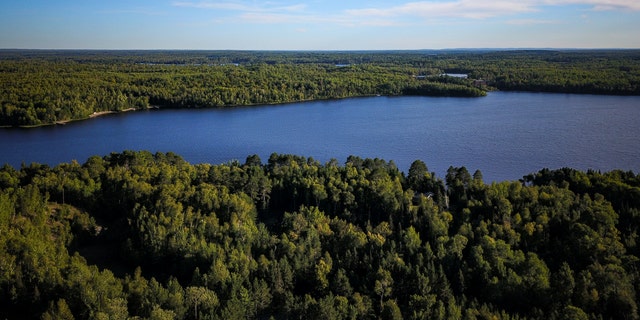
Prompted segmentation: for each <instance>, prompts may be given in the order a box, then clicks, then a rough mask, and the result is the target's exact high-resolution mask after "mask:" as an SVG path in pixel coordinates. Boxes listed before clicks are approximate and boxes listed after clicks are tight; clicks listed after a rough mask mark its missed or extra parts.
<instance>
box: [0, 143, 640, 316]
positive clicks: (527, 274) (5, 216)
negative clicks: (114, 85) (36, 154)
mask: <svg viewBox="0 0 640 320" xmlns="http://www.w3.org/2000/svg"><path fill="white" fill-rule="evenodd" d="M639 227H640V175H636V174H634V173H633V172H624V171H611V172H606V173H601V172H595V171H587V172H582V171H577V170H573V169H569V168H564V169H559V170H548V169H544V170H542V171H540V172H537V173H532V174H529V175H526V176H524V177H523V178H522V179H521V180H520V181H505V182H499V183H491V184H486V183H484V181H483V178H482V173H481V172H479V171H475V172H473V173H471V172H469V171H468V170H467V169H466V168H464V167H450V168H449V170H448V171H447V172H446V176H445V177H443V178H440V177H437V176H436V174H435V173H433V172H429V170H428V168H427V165H426V164H425V163H424V162H422V161H419V160H416V161H415V162H413V164H412V165H411V167H410V168H409V170H408V172H407V173H406V174H405V173H404V172H401V171H400V170H399V169H398V168H397V167H396V166H395V164H394V163H393V162H387V161H384V160H381V159H362V158H359V157H356V156H351V157H349V158H348V159H347V160H346V162H345V163H344V164H340V163H338V162H337V161H335V160H331V161H328V162H327V163H324V164H322V163H319V162H318V161H316V160H314V159H312V158H305V157H300V156H294V155H282V154H272V155H271V156H270V158H269V159H267V160H266V161H263V160H262V159H260V158H259V157H258V156H250V157H247V159H246V161H245V162H244V163H240V162H239V161H233V162H229V163H226V164H220V165H211V164H195V165H192V164H189V163H187V162H186V161H184V160H183V159H182V158H181V157H180V156H178V155H176V154H172V153H156V154H152V153H150V152H144V151H141V152H132V151H125V152H122V153H112V154H110V155H107V156H104V157H100V156H94V157H91V158H89V159H88V160H86V162H84V163H82V164H81V163H78V162H71V163H62V164H59V165H57V166H55V167H49V166H47V165H41V164H35V163H34V164H31V165H28V166H26V165H24V166H22V167H21V168H20V169H15V168H13V167H11V166H9V165H5V166H3V167H2V168H0V318H2V319H5V318H7V319H26V318H30V319H38V318H40V319H74V318H75V319H246V318H249V319H403V318H404V319H545V320H546V319H638V318H639V312H638V294H637V292H638V289H639V286H640V259H639V257H640V244H639V242H638V228H639Z"/></svg>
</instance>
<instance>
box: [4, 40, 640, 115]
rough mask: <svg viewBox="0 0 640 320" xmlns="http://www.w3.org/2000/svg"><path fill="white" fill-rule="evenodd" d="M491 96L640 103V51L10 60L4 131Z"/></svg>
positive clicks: (65, 55) (39, 54) (64, 54)
mask: <svg viewBox="0 0 640 320" xmlns="http://www.w3.org/2000/svg"><path fill="white" fill-rule="evenodd" d="M452 73H461V74H467V75H468V77H467V78H464V79H463V78H455V77H451V76H447V74H452ZM490 90H519V91H535V92H565V93H589V94H615V95H640V51H638V50H564V51H558V50H516V51H504V50H503V51H489V50H458V51H452V50H423V51H319V52H314V51H310V52H305V51H302V52H297V51H282V52H280V51H82V50H80V51H74V50H53V51H47V50H0V126H3V127H12V126H38V125H47V124H56V123H58V124H61V123H65V122H67V121H73V120H81V119H86V118H88V117H90V116H92V115H94V114H95V113H99V112H120V111H125V110H139V109H146V108H150V107H161V108H204V107H234V106H246V105H264V104H275V103H288V102H298V101H307V100H318V99H339V98H346V97H360V96H372V95H389V96H394V95H428V96H462V97H482V96H484V95H486V92H487V91H490Z"/></svg>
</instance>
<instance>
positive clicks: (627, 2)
mask: <svg viewBox="0 0 640 320" xmlns="http://www.w3.org/2000/svg"><path fill="white" fill-rule="evenodd" d="M535 2H538V3H537V5H549V6H563V5H583V6H589V7H591V9H592V10H594V11H604V10H624V11H628V10H631V11H640V1H638V0H542V1H535Z"/></svg>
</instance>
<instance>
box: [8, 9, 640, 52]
mask: <svg viewBox="0 0 640 320" xmlns="http://www.w3.org/2000/svg"><path fill="white" fill-rule="evenodd" d="M0 48H3V49H185V50H186V49H204V50H412V49H453V48H640V0H429V1H400V0H390V1H380V0H369V1H363V0H355V1H346V0H325V1H304V2H303V1H297V0H294V1H290V0H274V1H251V0H248V1H241V0H226V1H225V0H223V1H207V0H202V1H198V0H195V1H186V0H184V1H183V0H180V1H171V0H126V1H124V0H77V1H70V0H55V1H54V0H0Z"/></svg>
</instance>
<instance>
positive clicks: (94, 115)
mask: <svg viewBox="0 0 640 320" xmlns="http://www.w3.org/2000/svg"><path fill="white" fill-rule="evenodd" d="M149 109H159V108H158V107H157V106H149V107H147V108H146V110H149ZM137 110H138V109H135V108H128V109H124V110H121V111H113V110H109V111H95V112H93V113H92V114H90V115H89V116H88V117H85V118H78V119H67V120H57V121H54V122H52V123H43V124H35V125H23V126H0V128H23V129H31V128H39V127H47V126H64V125H66V124H68V123H71V122H77V121H84V120H89V119H94V118H98V117H102V116H106V115H109V114H118V113H125V112H132V111H137Z"/></svg>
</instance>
